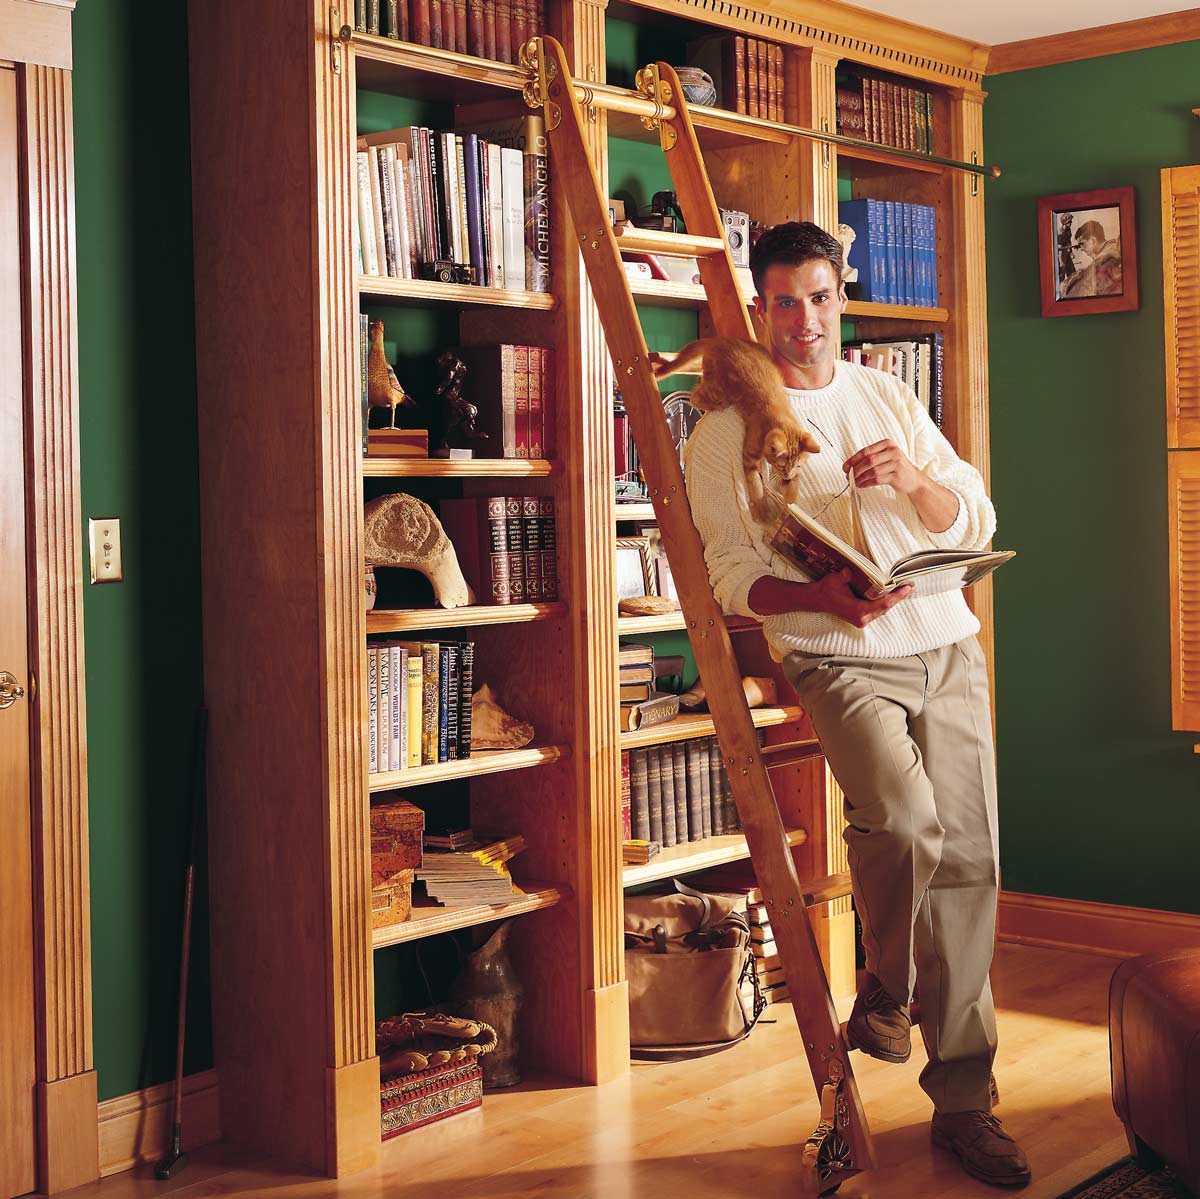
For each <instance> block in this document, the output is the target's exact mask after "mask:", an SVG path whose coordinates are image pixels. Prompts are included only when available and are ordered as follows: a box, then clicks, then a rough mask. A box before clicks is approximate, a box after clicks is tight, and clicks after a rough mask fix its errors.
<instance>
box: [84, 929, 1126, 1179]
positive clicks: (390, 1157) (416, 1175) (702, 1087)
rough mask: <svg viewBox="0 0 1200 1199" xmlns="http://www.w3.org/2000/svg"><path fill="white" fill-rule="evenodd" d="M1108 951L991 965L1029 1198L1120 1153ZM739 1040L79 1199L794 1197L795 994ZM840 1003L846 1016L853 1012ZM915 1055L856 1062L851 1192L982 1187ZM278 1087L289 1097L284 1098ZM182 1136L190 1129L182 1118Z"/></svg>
mask: <svg viewBox="0 0 1200 1199" xmlns="http://www.w3.org/2000/svg"><path fill="white" fill-rule="evenodd" d="M1116 965H1117V962H1116V961H1115V960H1114V959H1112V958H1103V957H1094V956H1091V955H1088V954H1079V953H1064V952H1059V951H1056V950H1048V949H1035V948H1030V947H1023V946H1016V945H1001V946H1000V947H999V948H998V950H997V954H996V963H995V967H994V969H993V974H992V979H993V988H994V991H995V995H996V1004H997V1008H998V1011H999V1025H1000V1053H999V1057H998V1058H997V1061H996V1078H997V1082H998V1085H999V1088H1000V1106H999V1107H998V1108H997V1109H996V1114H997V1115H998V1116H999V1117H1000V1118H1001V1119H1002V1120H1003V1121H1004V1123H1005V1127H1006V1128H1008V1129H1009V1131H1010V1132H1011V1133H1012V1134H1013V1135H1014V1136H1015V1137H1017V1139H1018V1140H1019V1141H1020V1143H1021V1144H1022V1146H1023V1147H1024V1148H1025V1150H1026V1152H1027V1153H1028V1155H1029V1158H1030V1161H1031V1163H1032V1166H1033V1171H1034V1181H1033V1183H1032V1184H1031V1185H1030V1186H1029V1187H1028V1188H1027V1189H1026V1190H1024V1191H1022V1192H1020V1194H1021V1195H1022V1196H1023V1197H1024V1199H1053V1197H1054V1196H1057V1195H1060V1194H1061V1193H1062V1192H1063V1191H1066V1190H1068V1189H1069V1188H1070V1187H1071V1186H1072V1185H1074V1184H1075V1183H1076V1182H1078V1181H1080V1180H1081V1179H1083V1178H1086V1177H1087V1176H1088V1175H1090V1174H1092V1173H1094V1172H1095V1171H1097V1170H1099V1169H1100V1168H1102V1167H1103V1166H1105V1165H1107V1164H1108V1163H1109V1162H1111V1161H1114V1160H1115V1159H1117V1158H1119V1157H1121V1156H1123V1155H1124V1154H1125V1152H1126V1145H1125V1137H1124V1134H1123V1132H1122V1129H1121V1125H1120V1123H1119V1122H1118V1120H1117V1118H1116V1116H1115V1115H1114V1114H1113V1110H1112V1103H1111V1101H1110V1098H1109V1069H1108V1033H1107V995H1108V980H1109V977H1110V976H1111V974H1112V972H1113V969H1114V968H1115V966H1116ZM772 1014H774V1015H776V1016H777V1017H778V1019H777V1022H776V1023H774V1024H770V1025H763V1026H762V1027H760V1028H759V1029H758V1030H757V1031H756V1032H755V1033H754V1035H753V1036H752V1037H751V1038H750V1039H749V1040H748V1041H747V1042H745V1043H744V1044H743V1045H740V1046H738V1047H737V1048H736V1049H733V1050H730V1051H728V1052H726V1053H722V1054H718V1055H716V1056H714V1057H710V1058H703V1059H700V1060H698V1061H692V1062H675V1063H668V1064H656V1065H635V1066H634V1068H633V1071H632V1073H631V1074H630V1075H629V1077H628V1078H625V1079H621V1080H618V1081H617V1082H613V1083H610V1084H608V1085H607V1086H603V1087H571V1086H553V1085H552V1086H551V1087H549V1088H547V1087H546V1086H545V1085H544V1084H543V1085H541V1086H535V1085H532V1084H529V1083H526V1084H523V1085H522V1087H521V1088H519V1089H517V1090H514V1091H508V1092H496V1093H494V1094H488V1095H486V1096H485V1097H484V1106H483V1109H482V1110H480V1111H477V1112H472V1113H469V1114H466V1115H463V1116H457V1117H455V1118H453V1119H450V1120H446V1121H443V1122H441V1123H438V1124H434V1125H431V1126H429V1127H427V1128H425V1129H422V1130H418V1131H417V1132H414V1133H411V1134H407V1135H405V1136H401V1137H399V1138H397V1139H395V1140H393V1141H389V1142H388V1143H387V1144H386V1145H385V1146H384V1150H383V1160H382V1164H381V1166H380V1168H379V1169H378V1170H374V1171H370V1172H367V1173H365V1174H360V1175H356V1176H354V1177H351V1178H348V1179H345V1180H343V1181H341V1182H329V1181H325V1180H320V1179H314V1178H312V1177H306V1176H304V1175H299V1174H295V1173H290V1172H286V1171H281V1170H277V1169H272V1168H271V1166H270V1165H269V1164H264V1163H262V1162H260V1161H251V1160H249V1159H247V1158H246V1157H245V1155H242V1154H239V1153H236V1152H234V1151H232V1150H229V1149H226V1148H224V1147H222V1146H212V1147H210V1148H207V1149H201V1150H199V1151H197V1152H196V1153H195V1154H194V1155H193V1156H192V1160H191V1164H189V1166H188V1167H187V1168H186V1169H185V1170H184V1171H183V1172H182V1173H181V1174H180V1175H179V1176H178V1178H176V1179H175V1180H173V1181H172V1182H171V1183H160V1182H156V1181H155V1180H154V1179H153V1177H152V1176H151V1174H150V1171H148V1170H147V1171H144V1172H142V1173H141V1174H140V1175H135V1174H123V1175H118V1176H116V1177H114V1178H110V1179H108V1180H106V1181H104V1182H102V1183H98V1184H95V1185H92V1186H88V1187H82V1188H80V1189H78V1190H77V1191H72V1192H70V1194H71V1196H72V1199H92V1197H93V1196H94V1197H96V1199H142V1197H143V1196H145V1197H147V1199H148V1197H150V1196H161V1195H164V1194H168V1193H169V1194H170V1195H171V1196H172V1199H201V1197H202V1196H203V1197H210V1196H212V1197H218V1196H219V1197H228V1199H234V1197H250V1196H255V1197H259V1196H264V1197H268V1196H269V1197H270V1199H318V1197H322V1199H323V1197H326V1196H329V1197H335V1196H336V1197H338V1199H344V1197H353V1199H376V1197H378V1199H383V1197H384V1196H386V1197H387V1199H418V1197H420V1199H510V1197H516V1196H537V1197H538V1199H584V1197H587V1199H592V1197H595V1199H601V1197H603V1199H675V1197H677V1196H678V1197H681V1199H733V1197H735V1196H736V1197H739V1199H796V1197H797V1194H798V1191H797V1186H796V1179H795V1175H796V1170H797V1166H798V1162H799V1154H800V1146H801V1145H802V1144H803V1142H804V1138H805V1137H806V1136H807V1135H808V1133H809V1132H810V1131H811V1130H812V1127H813V1125H814V1123H815V1122H816V1115H817V1105H816V1100H815V1098H814V1096H813V1089H812V1082H811V1079H810V1078H809V1076H808V1072H807V1067H806V1065H805V1062H804V1059H803V1057H802V1055H801V1052H800V1042H799V1038H798V1036H797V1035H796V1029H795V1023H794V1021H793V1020H792V1018H791V1012H790V1010H789V1009H787V1008H786V1007H783V1008H776V1009H773V1010H772V1012H770V1013H768V1015H772ZM845 1014H846V1013H845V1012H843V1017H844V1016H845ZM923 1064H924V1051H923V1049H921V1048H920V1039H919V1038H917V1045H916V1047H915V1048H914V1052H913V1057H912V1060H911V1061H909V1062H908V1063H907V1064H906V1065H904V1066H893V1065H886V1064H884V1063H881V1062H876V1061H872V1060H869V1059H864V1058H862V1057H861V1056H857V1055H856V1058H855V1071H856V1074H857V1077H858V1080H859V1085H860V1088H861V1090H862V1094H863V1099H864V1102H865V1105H866V1109H867V1112H868V1114H869V1116H870V1119H871V1122H872V1129H873V1131H874V1133H875V1138H876V1145H877V1149H878V1154H879V1159H880V1163H881V1168H880V1169H879V1170H877V1171H875V1172H873V1173H871V1174H864V1175H860V1176H858V1177H856V1178H853V1179H851V1180H850V1181H848V1182H846V1183H845V1184H843V1186H842V1188H841V1190H840V1191H839V1192H838V1195H839V1196H854V1197H855V1199H865V1197H868V1196H869V1197H870V1199H916V1197H918V1196H919V1197H920V1199H941V1197H945V1196H954V1197H956V1199H957V1197H962V1199H972V1197H973V1196H985V1195H991V1196H995V1195H997V1194H998V1193H999V1192H997V1191H996V1190H994V1189H993V1188H991V1187H987V1186H984V1185H982V1184H981V1183H977V1182H974V1181H973V1180H972V1179H970V1178H969V1177H967V1175H965V1174H964V1173H963V1172H962V1171H961V1170H960V1169H959V1167H958V1166H957V1165H956V1164H955V1163H954V1162H953V1161H952V1160H951V1159H950V1158H948V1157H947V1156H946V1155H944V1154H942V1153H940V1152H938V1151H934V1150H932V1149H931V1148H930V1145H929V1115H930V1106H929V1103H928V1100H927V1099H926V1098H925V1096H924V1093H923V1092H922V1091H921V1090H920V1088H919V1087H918V1085H917V1076H918V1075H919V1074H920V1071H921V1067H922V1065H923ZM281 1101H282V1102H286V1098H285V1097H282V1096H281ZM184 1131H185V1135H186V1129H185V1130H184Z"/></svg>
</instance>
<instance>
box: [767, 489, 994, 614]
mask: <svg viewBox="0 0 1200 1199" xmlns="http://www.w3.org/2000/svg"><path fill="white" fill-rule="evenodd" d="M767 494H768V495H769V496H770V498H771V500H772V501H773V502H774V504H775V510H776V516H775V520H774V522H773V527H772V530H771V532H770V534H769V536H768V537H767V538H766V540H767V544H768V545H770V546H771V548H772V549H774V550H776V551H777V552H779V553H780V554H782V555H783V556H784V557H785V558H787V559H788V561H789V562H791V563H792V564H793V565H794V566H798V567H799V568H800V569H801V570H802V571H804V573H805V574H806V575H808V577H809V578H810V579H812V580H813V581H814V582H815V581H816V580H817V579H820V578H822V577H824V576H825V575H827V574H828V573H829V572H830V571H838V570H849V571H850V587H851V589H852V590H853V591H854V593H855V594H856V595H859V596H861V597H862V598H863V599H878V598H879V597H880V596H881V595H886V594H887V593H888V592H889V591H894V590H895V589H896V588H897V587H900V586H902V585H903V584H905V583H912V584H913V586H914V587H915V589H916V592H915V593H916V594H917V595H937V594H939V593H941V592H943V591H953V590H955V589H957V588H960V587H970V586H971V584H972V583H977V582H978V581H979V580H980V579H982V578H985V577H986V576H987V575H989V574H991V573H992V571H993V570H995V569H996V567H998V566H1000V565H1002V564H1003V563H1005V562H1007V561H1008V560H1009V559H1010V558H1013V557H1015V556H1016V554H1015V551H1014V550H920V551H918V552H917V553H915V554H907V555H906V556H905V557H903V558H901V559H900V560H899V561H897V562H891V563H885V564H880V563H877V562H876V561H875V560H874V559H873V558H872V556H871V552H870V547H869V546H868V545H867V542H866V534H865V532H864V531H863V525H862V519H861V517H860V515H859V506H858V505H859V500H858V489H857V488H855V487H851V488H850V506H851V513H852V520H853V524H854V529H855V541H856V542H857V543H858V545H859V546H861V547H862V548H861V549H860V548H856V547H855V546H853V545H850V544H848V543H847V542H845V541H843V540H842V539H841V538H840V537H838V536H837V534H836V533H832V532H830V530H829V529H827V528H825V526H824V525H822V524H821V523H820V522H819V521H817V520H814V519H813V518H812V517H811V516H809V515H808V513H807V512H805V511H803V510H802V509H801V508H799V507H797V506H796V505H795V504H785V503H784V502H783V501H782V500H781V499H780V498H779V497H778V496H777V495H774V494H773V493H771V492H768V493H767Z"/></svg>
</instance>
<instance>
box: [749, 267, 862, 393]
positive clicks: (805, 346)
mask: <svg viewBox="0 0 1200 1199" xmlns="http://www.w3.org/2000/svg"><path fill="white" fill-rule="evenodd" d="M754 303H755V307H756V309H757V310H758V314H759V316H760V317H761V318H762V320H763V324H764V325H765V326H766V330H767V334H768V337H769V338H770V347H771V352H772V353H773V355H774V356H775V358H776V360H777V361H778V362H779V364H780V366H781V367H783V368H784V372H785V376H787V375H790V374H792V372H789V371H788V370H787V367H788V366H791V367H793V368H795V369H796V370H798V371H801V372H803V373H804V375H805V376H807V378H805V380H804V383H805V384H806V385H807V386H823V385H824V383H827V382H828V381H829V380H828V379H823V380H820V379H818V380H817V381H816V382H815V383H814V381H813V377H814V376H817V375H822V374H824V368H826V367H828V368H829V371H830V374H832V364H833V362H834V361H835V359H836V358H837V343H838V325H839V322H840V320H841V316H842V313H843V312H844V311H845V310H846V293H845V290H844V289H843V287H842V285H841V281H840V280H839V279H838V277H837V273H836V272H835V271H834V269H833V266H832V265H831V264H830V263H829V262H828V261H827V260H826V259H824V258H813V259H810V260H809V261H808V262H804V263H801V264H800V265H799V266H785V265H782V264H780V263H774V264H773V265H771V266H769V267H768V268H767V273H766V275H765V276H764V278H763V289H762V294H761V295H759V296H756V297H755V300H754ZM793 385H795V384H793Z"/></svg>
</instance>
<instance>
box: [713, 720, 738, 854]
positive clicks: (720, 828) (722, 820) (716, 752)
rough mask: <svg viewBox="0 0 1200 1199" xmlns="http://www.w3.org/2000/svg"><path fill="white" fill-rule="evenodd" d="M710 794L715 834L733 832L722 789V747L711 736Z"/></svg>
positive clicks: (718, 835) (719, 835) (722, 834)
mask: <svg viewBox="0 0 1200 1199" xmlns="http://www.w3.org/2000/svg"><path fill="white" fill-rule="evenodd" d="M708 794H709V797H710V811H711V812H712V831H713V836H716V837H722V836H724V835H725V834H726V833H731V832H733V829H731V828H729V827H728V823H727V820H726V809H725V796H724V794H723V793H722V791H721V747H720V745H718V744H717V739H716V738H715V737H710V738H709V743H708Z"/></svg>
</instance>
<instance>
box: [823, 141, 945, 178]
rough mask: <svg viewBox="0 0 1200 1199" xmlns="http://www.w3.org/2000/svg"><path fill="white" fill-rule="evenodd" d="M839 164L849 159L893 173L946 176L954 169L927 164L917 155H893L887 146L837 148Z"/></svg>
mask: <svg viewBox="0 0 1200 1199" xmlns="http://www.w3.org/2000/svg"><path fill="white" fill-rule="evenodd" d="M834 151H835V152H836V154H837V156H838V160H839V162H840V161H841V160H842V159H849V160H851V161H852V162H854V163H874V164H876V165H878V166H881V167H885V168H886V169H887V170H888V172H893V171H921V172H923V173H924V174H927V175H946V174H949V172H950V170H951V169H952V168H950V167H947V166H945V165H944V164H943V163H940V162H935V161H932V160H931V161H929V162H925V161H922V159H920V158H918V157H916V156H915V155H909V154H893V153H891V152H890V150H889V149H888V147H887V146H841V145H838V146H835V147H834Z"/></svg>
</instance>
